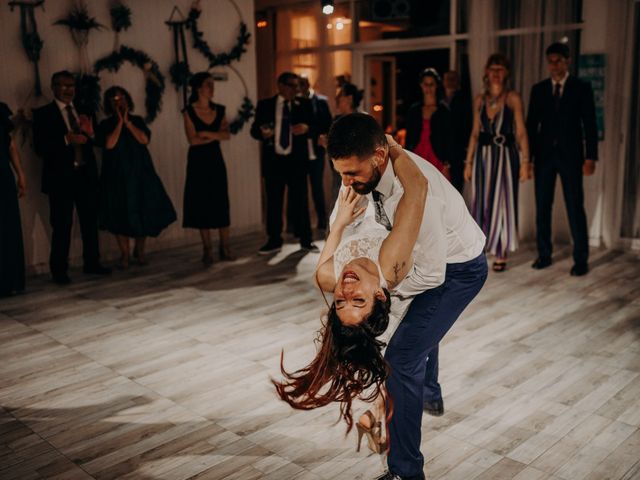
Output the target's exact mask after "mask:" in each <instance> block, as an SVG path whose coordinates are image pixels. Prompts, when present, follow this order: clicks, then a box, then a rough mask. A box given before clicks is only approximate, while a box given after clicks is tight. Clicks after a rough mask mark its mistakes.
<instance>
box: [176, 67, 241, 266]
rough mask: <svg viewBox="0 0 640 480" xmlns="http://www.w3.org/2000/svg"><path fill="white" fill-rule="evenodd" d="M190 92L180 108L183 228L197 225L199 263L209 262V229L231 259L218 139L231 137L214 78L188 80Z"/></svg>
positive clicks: (205, 75) (206, 74)
mask: <svg viewBox="0 0 640 480" xmlns="http://www.w3.org/2000/svg"><path fill="white" fill-rule="evenodd" d="M189 85H190V87H191V96H190V97H189V105H188V106H187V108H186V109H185V111H184V130H185V133H186V135H187V140H188V141H189V156H188V160H187V180H186V182H185V185H184V215H183V219H182V226H183V227H184V228H197V229H198V230H200V238H201V239H202V251H203V253H202V263H203V264H204V265H205V266H208V265H211V264H212V263H213V255H212V253H211V252H212V246H211V229H214V228H217V229H218V235H219V237H220V243H219V248H218V251H219V254H220V260H229V261H231V260H235V259H236V257H235V255H233V253H231V247H230V245H229V225H231V216H230V213H229V187H228V184H227V168H226V166H225V164H224V158H223V157H222V150H221V149H220V142H221V141H226V140H229V138H231V133H230V132H229V123H228V122H227V119H226V117H225V106H224V105H220V104H218V103H213V101H212V99H213V93H214V88H215V86H214V82H213V77H212V76H211V74H210V73H209V72H200V73H196V74H195V75H194V76H193V77H191V80H189Z"/></svg>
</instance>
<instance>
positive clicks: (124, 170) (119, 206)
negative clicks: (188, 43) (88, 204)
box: [96, 86, 176, 269]
mask: <svg viewBox="0 0 640 480" xmlns="http://www.w3.org/2000/svg"><path fill="white" fill-rule="evenodd" d="M133 108H134V107H133V101H132V100H131V95H129V92H127V91H126V90H125V89H124V88H122V87H117V86H116V87H111V88H109V89H108V90H107V91H106V92H105V93H104V113H106V114H107V115H109V117H108V118H106V119H104V120H103V121H102V122H100V125H99V126H98V129H97V135H96V144H98V145H100V146H101V147H103V148H104V155H103V157H102V176H101V181H100V209H99V223H100V227H101V228H103V229H105V230H108V231H109V232H111V233H113V234H114V235H115V236H116V241H117V242H118V247H119V248H120V264H119V267H120V268H122V269H126V268H129V251H130V247H129V239H130V238H135V247H134V251H133V252H134V257H136V258H137V260H138V263H139V264H140V265H146V263H147V260H146V257H145V244H146V240H147V237H157V236H158V235H159V234H160V232H161V231H162V230H164V229H165V228H166V227H167V226H168V225H169V224H171V223H172V222H174V221H175V220H176V212H175V210H174V209H173V205H172V204H171V200H169V196H168V195H167V193H166V192H165V190H164V187H163V186H162V181H161V180H160V178H159V177H158V174H157V173H156V171H155V168H154V167H153V161H152V160H151V155H150V154H149V150H148V149H147V145H148V144H149V141H150V139H151V131H150V130H149V128H147V125H146V124H145V123H144V120H143V119H142V117H139V116H137V115H133V113H132V112H133Z"/></svg>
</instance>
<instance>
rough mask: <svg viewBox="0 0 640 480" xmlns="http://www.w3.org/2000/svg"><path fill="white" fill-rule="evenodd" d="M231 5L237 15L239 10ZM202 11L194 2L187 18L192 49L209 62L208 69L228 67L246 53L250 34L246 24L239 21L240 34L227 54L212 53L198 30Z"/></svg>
mask: <svg viewBox="0 0 640 480" xmlns="http://www.w3.org/2000/svg"><path fill="white" fill-rule="evenodd" d="M230 1H231V4H232V5H233V6H234V7H235V9H236V11H237V12H238V15H240V10H239V9H238V6H237V5H236V4H235V3H234V2H233V1H232V0H230ZM201 13H202V9H201V8H200V2H199V1H196V2H194V4H193V5H192V6H191V9H190V10H189V16H188V17H187V21H186V27H187V29H188V30H190V31H191V39H192V40H193V48H195V49H196V50H198V51H199V52H200V53H202V55H204V56H205V58H206V59H207V60H208V61H209V68H212V67H216V66H218V65H229V64H230V63H231V62H233V61H236V60H240V57H241V56H242V54H243V53H245V52H246V51H247V49H246V46H247V45H248V44H249V39H250V38H251V34H250V33H249V29H248V28H247V24H246V23H244V22H243V21H242V20H241V21H240V32H239V33H238V36H237V37H236V44H235V45H234V46H233V48H232V49H231V50H229V52H223V53H218V54H216V53H213V52H212V51H211V47H209V44H208V43H207V41H206V40H204V33H203V32H202V31H200V30H199V29H198V19H199V18H200V14H201Z"/></svg>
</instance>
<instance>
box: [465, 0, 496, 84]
mask: <svg viewBox="0 0 640 480" xmlns="http://www.w3.org/2000/svg"><path fill="white" fill-rule="evenodd" d="M496 3H497V2H495V0H473V1H471V5H470V8H469V72H470V77H471V78H470V83H471V92H472V94H473V95H474V96H475V95H477V94H478V93H480V92H482V90H483V81H482V77H483V76H484V64H485V62H486V61H487V58H488V57H489V55H491V54H492V53H494V52H495V51H496V50H497V43H496V37H495V34H494V32H495V30H496V13H497V5H496Z"/></svg>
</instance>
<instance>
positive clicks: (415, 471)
mask: <svg viewBox="0 0 640 480" xmlns="http://www.w3.org/2000/svg"><path fill="white" fill-rule="evenodd" d="M328 152H329V156H330V157H331V159H332V160H333V165H334V168H335V169H336V171H338V173H340V175H341V177H342V181H343V185H342V187H341V188H343V189H344V188H346V187H348V186H350V187H352V188H353V190H355V191H356V192H357V193H359V194H361V195H366V197H367V199H368V201H369V202H371V203H372V204H373V206H374V210H375V219H376V221H377V222H378V223H380V224H382V225H384V226H385V227H386V228H387V229H388V230H390V229H392V228H393V219H394V214H395V209H396V207H397V205H398V202H399V201H400V197H401V196H402V186H401V185H400V183H399V181H398V179H397V178H396V176H395V174H394V172H393V167H392V165H391V162H390V161H389V157H388V153H389V147H388V145H387V141H386V138H385V136H384V132H383V130H382V128H381V127H380V126H379V125H378V123H377V122H376V121H375V119H373V117H371V116H370V115H366V114H360V113H354V114H350V115H346V116H344V117H342V118H340V119H339V120H337V121H336V122H335V123H334V124H333V126H332V127H331V130H330V132H329V140H328ZM409 155H410V156H411V158H412V159H413V160H414V161H415V163H416V165H418V167H419V168H420V169H421V171H422V173H423V174H424V175H425V177H426V178H427V180H428V193H427V200H426V204H425V210H424V215H423V218H421V219H416V221H420V222H421V227H420V233H419V235H418V240H417V242H416V249H415V250H414V252H415V253H414V255H415V259H414V265H421V268H420V271H416V269H415V267H414V270H413V271H411V272H410V273H409V274H408V275H407V278H406V280H407V281H405V282H403V283H402V284H401V285H400V286H399V289H398V291H397V294H399V295H400V296H402V297H412V296H415V298H414V299H413V300H412V301H411V304H410V306H409V308H408V311H407V313H406V315H405V317H404V318H403V320H402V322H400V325H399V326H398V328H397V330H396V331H395V333H394V334H393V337H392V338H391V340H390V342H389V345H388V347H387V351H386V354H385V359H386V360H387V362H388V363H389V364H390V366H391V374H390V376H389V377H388V378H387V381H386V386H387V389H388V391H389V395H390V397H391V398H392V399H393V409H394V415H393V416H392V419H391V422H390V424H389V436H390V445H391V448H390V451H389V456H388V458H387V464H388V467H389V471H388V472H387V473H385V475H384V476H382V477H380V479H385V480H392V479H416V480H420V479H423V478H424V473H423V470H422V469H423V466H424V458H423V456H422V454H421V453H420V440H421V424H422V413H423V409H426V410H428V411H430V413H434V414H441V413H442V411H443V406H442V397H441V392H440V386H439V384H438V381H437V356H438V355H437V354H438V344H439V342H440V340H442V338H443V337H444V335H445V334H446V333H447V331H448V330H449V329H450V328H451V326H452V325H453V323H454V322H455V321H456V320H457V319H458V317H459V316H460V314H461V313H462V311H463V310H464V309H465V308H466V306H467V305H468V304H469V303H470V302H471V300H473V298H474V297H475V296H476V295H477V294H478V292H479V291H480V289H481V288H482V286H483V284H484V282H485V280H486V277H487V263H486V258H485V255H484V253H483V252H484V246H485V236H484V234H483V233H482V230H481V229H480V228H479V227H478V225H477V224H476V223H475V222H474V220H473V218H472V217H471V215H470V214H469V211H468V209H467V207H466V205H465V203H464V200H463V199H462V197H461V195H460V194H459V193H458V192H457V191H456V189H455V188H454V187H453V186H452V185H451V184H450V183H449V182H448V181H447V180H446V178H444V177H443V176H442V175H441V174H440V173H439V172H438V171H437V169H436V168H435V167H433V166H432V165H431V164H430V163H429V162H427V161H426V160H424V159H422V158H420V157H418V156H417V155H414V154H411V153H410V154H409ZM335 214H336V211H335V209H334V212H333V214H332V216H331V219H332V220H333V218H335ZM427 358H429V361H428V362H427ZM438 403H439V405H438ZM433 407H435V408H433Z"/></svg>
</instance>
